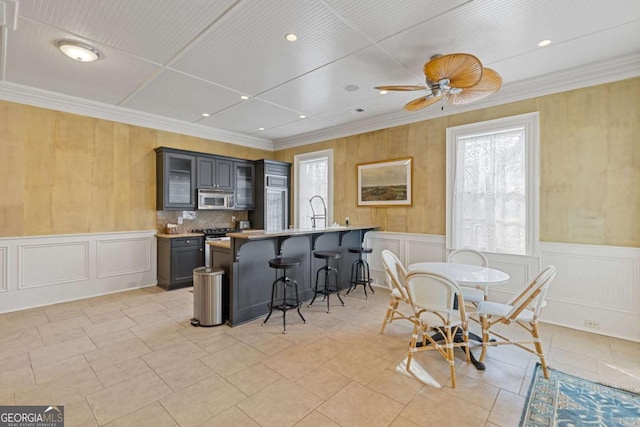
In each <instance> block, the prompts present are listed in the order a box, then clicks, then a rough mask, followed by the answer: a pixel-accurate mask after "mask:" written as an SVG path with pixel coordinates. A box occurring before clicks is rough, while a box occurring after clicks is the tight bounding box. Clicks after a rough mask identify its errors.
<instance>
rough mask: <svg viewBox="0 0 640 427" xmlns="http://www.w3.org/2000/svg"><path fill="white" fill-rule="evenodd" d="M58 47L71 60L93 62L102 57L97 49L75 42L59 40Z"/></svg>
mask: <svg viewBox="0 0 640 427" xmlns="http://www.w3.org/2000/svg"><path fill="white" fill-rule="evenodd" d="M56 46H57V47H58V49H60V50H61V51H62V53H64V54H65V55H67V56H68V57H69V58H71V59H75V60H76V61H80V62H93V61H95V60H97V59H98V58H100V57H101V56H102V54H101V53H100V51H98V49H96V48H95V47H93V46H90V45H88V44H86V43H82V42H78V41H75V40H58V41H57V42H56Z"/></svg>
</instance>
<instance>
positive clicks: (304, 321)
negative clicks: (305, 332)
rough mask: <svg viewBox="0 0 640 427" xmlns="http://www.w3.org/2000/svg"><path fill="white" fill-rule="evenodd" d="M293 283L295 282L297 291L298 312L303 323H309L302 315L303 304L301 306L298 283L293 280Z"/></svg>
mask: <svg viewBox="0 0 640 427" xmlns="http://www.w3.org/2000/svg"><path fill="white" fill-rule="evenodd" d="M291 281H292V282H293V286H294V287H295V290H296V305H297V310H298V316H300V318H301V319H302V322H303V323H307V319H305V318H304V316H303V315H302V313H300V306H301V305H302V304H300V297H299V296H298V282H297V281H295V280H291Z"/></svg>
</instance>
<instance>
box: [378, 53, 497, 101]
mask: <svg viewBox="0 0 640 427" xmlns="http://www.w3.org/2000/svg"><path fill="white" fill-rule="evenodd" d="M423 70H424V75H425V76H426V84H425V85H424V86H376V87H375V88H376V89H378V90H400V91H411V90H426V91H427V92H428V93H427V95H426V96H421V97H420V98H418V99H414V100H413V101H411V102H409V103H408V104H407V105H405V106H404V109H405V110H409V111H417V110H421V109H423V108H425V107H428V106H429V105H432V104H435V103H436V102H438V101H439V100H441V99H444V100H446V101H448V102H449V103H450V104H451V105H467V104H471V103H472V102H477V101H480V100H481V99H483V98H486V97H487V96H489V95H491V94H493V93H495V92H497V91H498V90H499V89H500V87H501V86H502V77H500V74H498V73H497V72H495V71H494V70H492V69H491V68H486V67H483V66H482V63H481V62H480V60H479V59H478V58H476V57H475V56H473V55H470V54H468V53H451V54H448V55H434V56H432V57H431V60H429V61H428V62H427V63H425V64H424V69H423Z"/></svg>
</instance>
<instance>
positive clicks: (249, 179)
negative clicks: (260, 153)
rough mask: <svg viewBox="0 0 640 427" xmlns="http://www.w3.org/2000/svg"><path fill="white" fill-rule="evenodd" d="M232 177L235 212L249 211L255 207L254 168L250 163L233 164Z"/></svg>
mask: <svg viewBox="0 0 640 427" xmlns="http://www.w3.org/2000/svg"><path fill="white" fill-rule="evenodd" d="M233 177H234V187H235V191H236V193H235V196H236V200H235V201H236V207H235V208H236V210H251V209H253V208H254V207H255V197H254V188H255V166H254V164H253V163H250V162H233Z"/></svg>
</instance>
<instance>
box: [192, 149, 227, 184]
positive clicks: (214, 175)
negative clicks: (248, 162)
mask: <svg viewBox="0 0 640 427" xmlns="http://www.w3.org/2000/svg"><path fill="white" fill-rule="evenodd" d="M197 159H198V167H197V170H198V179H197V188H213V189H215V190H228V191H233V160H231V159H226V158H219V157H214V156H198V158H197Z"/></svg>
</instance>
